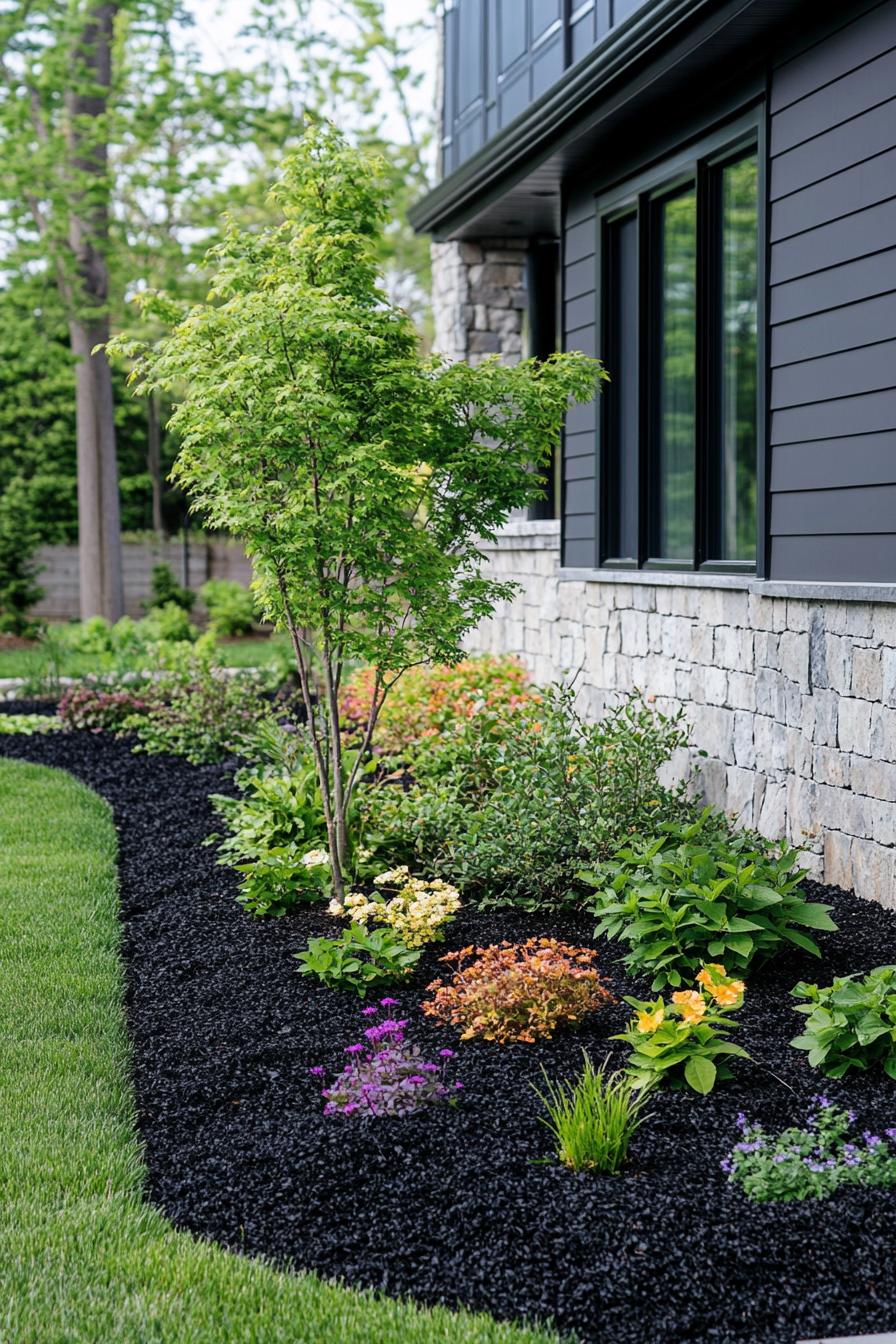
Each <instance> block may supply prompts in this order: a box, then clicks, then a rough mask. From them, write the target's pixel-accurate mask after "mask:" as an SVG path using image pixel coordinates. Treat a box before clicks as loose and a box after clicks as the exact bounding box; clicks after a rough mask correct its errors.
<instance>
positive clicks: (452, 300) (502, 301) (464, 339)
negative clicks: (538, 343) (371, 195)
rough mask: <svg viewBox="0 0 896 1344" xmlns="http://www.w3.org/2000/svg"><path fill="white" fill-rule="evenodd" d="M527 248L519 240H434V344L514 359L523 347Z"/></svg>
mask: <svg viewBox="0 0 896 1344" xmlns="http://www.w3.org/2000/svg"><path fill="white" fill-rule="evenodd" d="M527 251H528V247H527V244H526V243H525V242H524V241H519V240H517V239H506V238H505V239H502V238H496V239H484V240H483V241H481V242H476V243H464V242H453V243H434V244H433V247H432V270H433V311H434V313H435V322H436V328H435V341H434V347H435V349H436V350H438V351H439V353H440V354H443V355H445V356H446V358H448V359H454V360H465V361H466V362H467V363H468V364H478V363H480V362H481V360H482V359H483V357H484V356H486V355H500V356H501V357H502V359H503V360H504V361H505V362H506V363H515V362H516V361H517V360H518V359H519V358H520V357H521V355H522V352H523V314H524V312H525V310H526V256H527Z"/></svg>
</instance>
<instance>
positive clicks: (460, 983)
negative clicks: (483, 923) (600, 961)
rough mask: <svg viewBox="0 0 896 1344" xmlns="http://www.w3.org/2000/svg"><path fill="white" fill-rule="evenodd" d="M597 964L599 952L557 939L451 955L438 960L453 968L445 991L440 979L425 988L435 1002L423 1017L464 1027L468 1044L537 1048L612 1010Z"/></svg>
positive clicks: (464, 950)
mask: <svg viewBox="0 0 896 1344" xmlns="http://www.w3.org/2000/svg"><path fill="white" fill-rule="evenodd" d="M596 959H597V953H596V952H595V951H594V949H593V948H590V947H571V946H570V945H569V943H561V942H558V940H557V939H556V938H528V939H527V940H526V942H524V943H507V942H504V943H493V944H492V945H491V946H490V947H476V948H473V947H465V948H462V949H461V951H459V952H448V953H447V954H446V955H445V956H444V957H441V958H440V960H441V961H445V962H448V964H449V965H451V966H454V968H455V969H454V974H453V975H452V977H451V979H450V980H449V981H448V983H447V984H443V983H442V981H441V980H434V981H433V982H432V984H431V985H428V986H427V989H429V990H430V992H431V993H432V996H433V997H432V998H431V999H428V1000H427V1001H426V1003H424V1005H423V1011H424V1013H426V1014H427V1015H428V1016H429V1017H434V1018H436V1020H437V1021H439V1022H443V1023H445V1024H446V1025H450V1026H453V1027H458V1028H459V1029H460V1034H461V1040H462V1041H468V1040H470V1039H471V1038H472V1037H474V1036H481V1037H482V1038H483V1039H484V1040H486V1041H495V1042H496V1043H497V1044H498V1045H506V1044H507V1043H508V1042H510V1041H524V1042H526V1044H528V1045H531V1044H533V1043H534V1042H535V1040H536V1039H537V1038H538V1037H545V1038H547V1037H550V1036H553V1034H554V1032H555V1031H556V1030H557V1028H558V1027H559V1026H560V1025H561V1024H562V1023H565V1022H578V1021H579V1020H580V1019H581V1017H582V1015H583V1014H584V1013H593V1012H596V1011H597V1009H599V1008H603V1007H604V1006H605V1005H606V1004H609V1003H613V1001H614V1000H613V996H612V994H611V993H610V991H609V990H608V989H607V987H606V985H605V984H604V982H603V980H602V978H601V976H600V975H599V973H598V971H597V969H596V967H595V965H594V962H595V961H596Z"/></svg>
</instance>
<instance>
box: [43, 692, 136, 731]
mask: <svg viewBox="0 0 896 1344" xmlns="http://www.w3.org/2000/svg"><path fill="white" fill-rule="evenodd" d="M148 711H149V702H148V701H147V700H145V699H144V698H143V697H142V696H141V695H138V694H137V693H135V692H134V691H104V690H102V689H101V688H100V687H98V686H86V685H85V686H72V687H69V689H68V690H66V691H65V692H64V694H63V696H62V698H61V700H60V701H59V706H58V709H57V711H56V712H57V714H58V715H59V718H60V719H61V721H62V726H63V727H65V728H69V729H78V728H79V729H84V730H86V731H87V732H90V733H101V732H117V731H118V730H119V729H120V728H121V727H122V725H123V724H124V722H125V720H126V719H128V718H131V717H132V716H133V715H136V714H146V713H148Z"/></svg>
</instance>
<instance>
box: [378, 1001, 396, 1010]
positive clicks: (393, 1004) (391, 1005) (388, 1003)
mask: <svg viewBox="0 0 896 1344" xmlns="http://www.w3.org/2000/svg"><path fill="white" fill-rule="evenodd" d="M380 1007H381V1008H397V1007H398V1000H397V999H380Z"/></svg>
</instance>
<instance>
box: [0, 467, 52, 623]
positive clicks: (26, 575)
mask: <svg viewBox="0 0 896 1344" xmlns="http://www.w3.org/2000/svg"><path fill="white" fill-rule="evenodd" d="M39 541H40V531H39V527H38V521H37V519H36V517H35V515H34V511H33V509H32V508H31V507H30V504H29V500H28V495H27V490H26V487H25V482H24V481H22V480H19V479H16V480H14V481H11V482H10V484H9V485H8V486H7V488H6V490H5V491H4V492H3V494H2V495H0V634H5V635H34V634H36V633H37V625H36V623H35V622H34V621H33V620H30V619H29V617H28V612H29V611H30V609H31V608H32V607H33V606H34V604H35V603H36V602H39V601H40V599H41V598H42V597H43V589H42V588H41V587H39V586H38V584H37V583H36V582H35V579H36V576H37V566H36V565H35V563H34V552H35V550H36V549H37V546H38V543H39Z"/></svg>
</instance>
